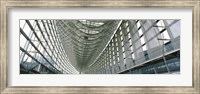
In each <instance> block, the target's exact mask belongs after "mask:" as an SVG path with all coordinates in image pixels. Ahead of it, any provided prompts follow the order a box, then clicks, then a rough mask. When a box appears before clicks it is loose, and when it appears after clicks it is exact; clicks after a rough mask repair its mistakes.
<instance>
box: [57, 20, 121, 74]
mask: <svg viewBox="0 0 200 94" xmlns="http://www.w3.org/2000/svg"><path fill="white" fill-rule="evenodd" d="M119 22H120V21H119V20H56V25H57V30H58V31H59V36H60V38H61V42H62V44H63V46H64V49H65V52H66V53H67V56H68V57H69V59H70V61H71V64H72V65H73V66H74V67H75V68H76V69H77V70H79V71H83V70H84V69H85V68H87V66H89V65H90V64H91V63H93V61H94V60H95V59H96V57H97V56H98V55H99V53H100V52H101V51H102V50H103V48H104V47H105V45H106V44H107V42H108V41H109V40H110V38H111V35H113V33H114V31H115V30H116V28H117V26H118V24H119Z"/></svg>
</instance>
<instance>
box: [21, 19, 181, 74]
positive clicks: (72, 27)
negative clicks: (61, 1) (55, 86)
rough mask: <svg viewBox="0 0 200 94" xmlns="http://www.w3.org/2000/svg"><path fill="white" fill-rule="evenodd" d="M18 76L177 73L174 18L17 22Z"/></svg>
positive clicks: (177, 22)
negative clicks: (18, 46) (18, 38)
mask: <svg viewBox="0 0 200 94" xmlns="http://www.w3.org/2000/svg"><path fill="white" fill-rule="evenodd" d="M19 28H20V29H19V30H20V48H19V50H20V51H19V52H20V53H19V62H20V74H177V73H178V74H179V73H180V20H173V19H171V20H162V19H161V20H160V19H156V20H155V19H151V20H142V19H136V20H134V19H129V20H99V19H93V20H88V19H87V20H85V19H80V20H59V19H58V20H41V19H40V20H20V27H19Z"/></svg>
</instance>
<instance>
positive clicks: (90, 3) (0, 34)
mask: <svg viewBox="0 0 200 94" xmlns="http://www.w3.org/2000/svg"><path fill="white" fill-rule="evenodd" d="M19 7H21V8H69V7H79V8H82V7H92V8H95V7H100V8H105V7H109V8H119V7H120V8H123V7H132V8H138V7H144V8H148V7H156V8H157V7H160V8H192V10H193V11H192V17H193V19H192V23H193V24H192V25H193V26H192V27H193V36H192V52H193V53H192V59H193V62H192V63H193V70H192V71H193V73H192V74H193V75H192V76H193V77H192V80H193V82H192V83H193V85H192V86H191V87H184V86H182V87H173V86H172V87H158V86H157V87H134V86H132V87H129V86H125V87H106V86H102V87H100V86H98V87H91V86H90V87H86V86H82V87H67V86H66V87H65V86H56V87H22V86H20V87H8V84H7V82H8V72H7V71H8V70H7V69H8V67H9V66H8V56H9V54H8V48H9V45H8V44H9V43H8V33H9V32H8V31H7V29H8V25H9V24H7V23H8V10H9V8H19ZM0 11H1V12H0V26H1V28H0V45H1V46H0V53H1V54H0V55H1V56H0V93H1V94H11V93H18V94H29V93H31V94H35V93H36V94H37V93H39V94H44V93H45V94H46V93H50V94H57V93H59V94H136V93H140V94H146V93H148V94H155V93H165V94H166V93H169V94H172V93H176V94H177V93H179V94H183V93H184V94H200V62H199V60H200V55H199V53H200V50H199V49H200V44H199V43H200V33H199V32H200V29H199V26H200V21H199V18H200V0H146V1H145V0H123V1H122V0H114V1H112V0H86V1H84V0H74V1H73V0H49V1H48V0H0Z"/></svg>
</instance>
